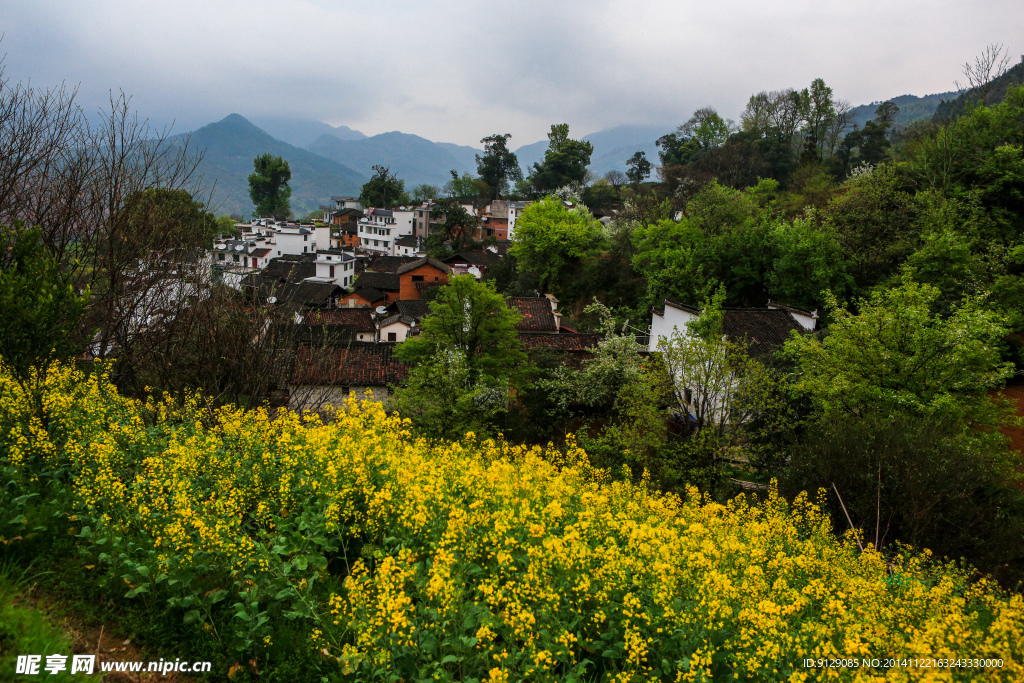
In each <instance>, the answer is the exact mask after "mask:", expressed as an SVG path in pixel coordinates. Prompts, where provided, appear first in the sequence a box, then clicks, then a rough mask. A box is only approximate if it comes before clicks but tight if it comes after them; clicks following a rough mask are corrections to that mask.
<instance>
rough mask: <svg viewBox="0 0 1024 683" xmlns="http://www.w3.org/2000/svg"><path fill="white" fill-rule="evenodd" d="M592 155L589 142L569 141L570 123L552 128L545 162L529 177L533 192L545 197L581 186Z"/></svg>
mask: <svg viewBox="0 0 1024 683" xmlns="http://www.w3.org/2000/svg"><path fill="white" fill-rule="evenodd" d="M593 153H594V146H593V145H592V144H590V143H589V142H586V141H582V140H572V139H570V138H569V124H567V123H559V124H555V125H552V126H551V131H550V132H549V133H548V148H547V151H545V152H544V160H543V161H541V162H540V163H536V164H534V165H533V171H532V172H531V174H530V184H531V186H532V189H533V191H534V192H535V193H539V194H543V193H546V192H553V191H554V190H557V189H558V188H560V187H565V186H566V185H572V184H582V183H583V179H584V178H585V177H586V174H587V166H588V165H590V155H591V154H593Z"/></svg>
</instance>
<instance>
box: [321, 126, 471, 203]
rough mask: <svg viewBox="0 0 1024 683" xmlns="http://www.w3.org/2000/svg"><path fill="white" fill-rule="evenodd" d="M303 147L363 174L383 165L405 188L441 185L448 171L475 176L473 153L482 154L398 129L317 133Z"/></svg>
mask: <svg viewBox="0 0 1024 683" xmlns="http://www.w3.org/2000/svg"><path fill="white" fill-rule="evenodd" d="M306 149H307V150H308V151H309V152H312V153H314V154H318V155H320V156H321V157H324V158H326V159H331V160H333V161H336V162H338V163H340V164H344V165H345V166H348V167H350V168H354V169H356V170H358V171H359V172H360V173H363V174H365V175H367V176H369V175H370V174H372V173H373V171H372V168H373V166H374V165H376V164H380V165H383V166H387V167H389V168H390V169H391V172H392V173H394V174H396V175H397V176H398V177H399V178H401V179H403V180H404V181H405V185H406V187H407V188H412V187H415V186H416V185H419V184H421V183H427V184H430V185H444V184H445V183H446V182H448V181H449V180H451V171H452V170H455V171H457V172H458V173H459V174H460V175H461V174H463V173H470V174H472V175H476V155H477V154H478V153H479V154H482V153H483V150H479V149H475V148H473V147H468V146H465V145H454V144H450V143H442V142H432V141H430V140H427V139H426V138H422V137H420V136H418V135H410V134H409V133H401V132H399V131H391V132H390V133H381V134H380V135H374V136H371V137H368V138H363V139H361V140H341V139H339V138H338V137H337V136H336V135H330V134H328V135H321V136H320V137H319V138H317V139H316V140H315V141H313V143H312V144H310V145H307V146H306ZM356 194H358V192H356Z"/></svg>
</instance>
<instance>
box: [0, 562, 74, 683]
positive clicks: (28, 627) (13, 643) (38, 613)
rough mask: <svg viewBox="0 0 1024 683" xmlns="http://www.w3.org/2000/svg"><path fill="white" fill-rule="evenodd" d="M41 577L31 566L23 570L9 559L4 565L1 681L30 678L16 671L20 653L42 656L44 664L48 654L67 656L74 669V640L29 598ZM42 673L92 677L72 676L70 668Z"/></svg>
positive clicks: (1, 579) (0, 599) (54, 677)
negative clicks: (56, 672) (52, 672)
mask: <svg viewBox="0 0 1024 683" xmlns="http://www.w3.org/2000/svg"><path fill="white" fill-rule="evenodd" d="M38 577H39V574H33V573H32V572H31V567H29V568H28V569H22V568H20V567H18V566H17V565H15V564H12V563H9V562H8V563H5V564H2V565H0V681H15V680H20V681H24V680H27V678H26V677H25V676H24V675H19V674H16V673H15V664H16V662H17V657H18V655H42V656H43V660H42V664H45V662H46V655H51V654H61V655H66V656H68V660H67V662H68V669H69V670H70V668H71V659H70V656H71V654H72V652H71V640H70V639H69V638H68V637H67V636H66V635H65V634H64V633H62V632H61V630H60V629H58V628H57V627H56V626H54V625H53V624H52V623H51V622H50V618H49V616H48V615H47V614H46V612H44V611H42V610H40V609H38V608H37V607H36V606H35V605H34V604H33V603H32V601H31V600H30V599H29V597H28V596H29V593H30V592H31V589H32V586H33V584H34V582H35V580H36V579H37V578H38ZM40 675H43V676H46V679H47V680H52V681H87V680H89V677H88V676H84V675H82V674H76V675H75V676H71V675H70V674H68V673H67V671H65V672H62V673H60V674H56V675H53V674H47V673H46V672H45V671H43V669H42V667H40Z"/></svg>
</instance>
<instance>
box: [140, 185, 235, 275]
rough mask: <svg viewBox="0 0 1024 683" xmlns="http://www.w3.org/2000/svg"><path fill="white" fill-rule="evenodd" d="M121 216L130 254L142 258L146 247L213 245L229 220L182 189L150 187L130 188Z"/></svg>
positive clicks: (148, 249) (208, 246)
mask: <svg viewBox="0 0 1024 683" xmlns="http://www.w3.org/2000/svg"><path fill="white" fill-rule="evenodd" d="M121 218H123V219H124V220H125V221H126V226H125V227H126V230H127V232H126V236H127V237H130V240H126V241H125V242H124V245H123V246H128V245H129V244H132V245H133V247H134V249H133V250H132V252H133V253H132V256H133V257H135V258H144V257H145V256H148V253H147V252H148V251H151V250H161V249H186V248H189V247H204V248H207V249H210V248H212V246H213V239H214V238H215V237H217V236H218V235H219V234H221V230H222V229H223V228H225V227H227V226H228V225H229V223H230V229H229V230H228V232H234V229H235V226H234V222H233V221H231V219H230V218H228V219H227V220H223V219H225V218H227V216H222V217H221V218H220V219H218V218H216V217H214V215H213V214H212V213H210V212H209V211H207V210H206V207H205V206H203V205H202V204H200V203H199V202H197V201H196V200H195V199H193V197H192V195H191V194H189V193H188V192H186V191H185V190H169V189H166V188H162V187H153V188H149V189H147V190H142V191H139V192H133V193H132V194H131V195H129V197H128V198H127V199H126V200H125V203H124V208H123V209H121Z"/></svg>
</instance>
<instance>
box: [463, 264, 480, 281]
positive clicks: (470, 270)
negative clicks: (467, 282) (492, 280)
mask: <svg viewBox="0 0 1024 683" xmlns="http://www.w3.org/2000/svg"><path fill="white" fill-rule="evenodd" d="M466 272H467V273H469V274H470V275H472V276H473V277H476V278H478V277H480V269H479V268H477V267H476V266H470V267H469V268H467V269H466Z"/></svg>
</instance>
